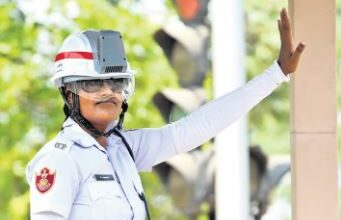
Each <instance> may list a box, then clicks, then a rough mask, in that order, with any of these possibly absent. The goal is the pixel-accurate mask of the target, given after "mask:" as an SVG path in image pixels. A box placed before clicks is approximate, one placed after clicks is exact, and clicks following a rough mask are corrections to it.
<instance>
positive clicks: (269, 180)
mask: <svg viewBox="0 0 341 220" xmlns="http://www.w3.org/2000/svg"><path fill="white" fill-rule="evenodd" d="M249 159H250V164H249V166H250V168H249V169H250V179H249V184H250V203H251V205H250V215H251V216H252V217H253V219H254V220H260V219H261V217H262V216H263V215H264V213H265V212H266V210H267V207H268V205H269V200H270V194H271V192H272V191H273V189H274V188H275V187H276V186H277V185H278V183H279V182H280V180H281V179H282V177H283V176H284V175H285V174H286V173H287V172H288V171H289V170H290V162H289V160H277V158H268V157H267V156H266V155H265V154H264V153H263V152H262V150H261V148H260V147H259V146H251V147H250V148H249ZM215 160H216V159H215V152H214V150H212V149H211V150H206V151H192V152H190V153H187V154H181V155H179V156H176V157H174V158H172V159H171V160H169V161H167V162H166V163H162V164H159V165H157V166H155V167H154V168H153V170H154V171H155V172H156V173H157V175H158V176H159V177H160V179H161V181H162V183H163V185H164V186H165V189H166V190H167V191H168V192H169V194H170V196H171V198H172V199H173V201H174V204H175V206H176V207H177V208H178V209H179V210H181V211H182V212H183V213H184V214H186V215H187V216H188V217H189V219H196V218H197V217H198V215H199V214H200V211H201V210H200V208H201V205H202V204H203V203H206V204H209V206H210V212H209V216H210V220H213V219H215V204H214V199H215V190H214V185H215V169H216V164H215ZM227 208H228V207H227Z"/></svg>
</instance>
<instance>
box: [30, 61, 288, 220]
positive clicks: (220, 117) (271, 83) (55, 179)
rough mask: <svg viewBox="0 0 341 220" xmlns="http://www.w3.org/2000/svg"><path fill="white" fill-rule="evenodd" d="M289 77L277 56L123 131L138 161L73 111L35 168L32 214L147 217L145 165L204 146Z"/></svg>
mask: <svg viewBox="0 0 341 220" xmlns="http://www.w3.org/2000/svg"><path fill="white" fill-rule="evenodd" d="M288 80H289V78H288V77H286V76H285V75H284V74H283V73H282V71H281V69H280V67H279V66H278V64H277V62H275V63H274V64H273V65H272V66H271V67H270V68H268V69H267V70H266V71H265V72H264V73H263V74H261V75H259V76H257V77H255V78H254V79H253V80H251V81H250V82H248V83H247V84H246V85H244V86H242V87H240V88H239V89H237V90H235V91H233V92H231V93H229V94H226V95H225V96H222V97H220V98H218V99H215V100H213V101H211V102H209V103H207V104H206V105H204V106H202V107H200V108H199V109H198V110H196V111H194V112H193V113H191V114H190V115H188V116H187V117H185V118H183V119H181V120H179V121H177V122H175V123H172V124H168V125H166V126H164V127H162V128H158V129H138V130H132V131H124V132H122V134H123V135H124V137H125V138H126V140H127V141H128V143H129V145H130V147H131V149H132V151H133V154H134V158H135V163H134V161H133V160H132V158H131V157H130V155H129V152H128V150H127V149H126V147H125V146H124V144H123V142H122V140H121V138H119V137H118V136H116V135H114V134H113V135H111V136H110V137H109V138H108V146H107V147H106V148H103V147H102V146H101V145H99V144H98V143H97V141H96V140H95V139H94V138H93V137H91V136H90V135H89V134H88V133H86V132H85V131H84V130H83V129H82V128H81V127H80V126H79V125H78V124H77V123H75V122H74V121H73V120H72V119H70V118H69V119H68V120H66V121H65V123H64V125H63V129H62V130H61V131H60V133H59V134H58V135H57V136H56V137H55V138H54V139H53V140H52V141H50V142H49V143H47V144H46V145H45V146H44V147H43V148H42V149H41V150H40V151H39V152H38V153H37V154H36V156H35V157H34V158H33V159H32V161H31V162H30V163H29V165H28V167H27V171H26V176H27V181H28V182H29V184H30V193H31V195H30V202H31V218H32V220H37V219H71V220H79V219H81V220H94V219H96V220H102V219H120V220H125V219H129V220H130V219H137V220H142V219H144V218H145V215H146V213H145V208H144V203H143V202H142V200H141V199H140V198H139V194H141V193H142V192H143V188H142V184H141V181H140V178H139V175H138V171H150V170H151V168H152V167H153V166H154V165H156V164H158V163H161V162H163V161H165V160H167V159H169V158H170V157H171V156H173V155H176V154H179V153H183V152H187V151H189V150H191V149H193V148H195V147H197V146H199V145H201V144H202V143H203V142H205V141H207V140H209V139H210V138H212V137H213V136H215V135H217V134H218V133H219V132H220V131H222V130H223V129H224V128H226V127H227V126H229V125H230V124H231V123H233V122H234V121H236V120H237V119H238V118H239V117H241V116H243V115H245V114H246V113H247V112H248V111H249V110H250V109H251V108H252V107H253V106H255V105H256V104H257V103H259V102H260V101H261V100H262V99H263V98H265V97H266V96H268V95H269V94H270V93H271V92H272V91H273V90H274V89H275V88H276V87H277V86H278V85H279V84H281V83H282V82H283V81H288Z"/></svg>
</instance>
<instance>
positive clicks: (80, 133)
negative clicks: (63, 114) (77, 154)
mask: <svg viewBox="0 0 341 220" xmlns="http://www.w3.org/2000/svg"><path fill="white" fill-rule="evenodd" d="M62 134H63V135H64V136H65V137H66V138H68V139H69V140H71V141H73V142H74V143H76V144H78V145H80V146H82V147H92V146H96V147H97V148H99V149H100V148H102V146H100V144H99V143H98V142H97V141H96V139H95V138H93V137H92V136H91V135H90V134H88V133H87V132H86V131H85V130H84V129H83V128H81V127H80V126H79V125H78V124H77V123H76V122H75V121H74V120H73V119H72V118H70V117H69V118H68V119H67V120H66V121H65V122H64V124H63V130H62Z"/></svg>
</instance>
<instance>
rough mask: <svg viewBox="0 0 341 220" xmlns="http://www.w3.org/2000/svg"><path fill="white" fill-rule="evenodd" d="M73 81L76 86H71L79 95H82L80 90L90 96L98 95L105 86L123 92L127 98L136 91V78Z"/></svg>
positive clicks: (116, 91)
mask: <svg viewBox="0 0 341 220" xmlns="http://www.w3.org/2000/svg"><path fill="white" fill-rule="evenodd" d="M72 83H73V84H74V86H71V88H70V87H69V88H70V90H71V91H72V92H74V93H76V94H78V95H80V91H84V92H86V93H88V94H89V95H90V96H96V95H98V94H99V92H100V91H101V90H102V89H104V87H108V88H110V90H111V91H112V92H114V93H119V94H122V95H123V97H124V98H125V99H126V98H128V97H129V96H131V95H132V94H133V92H134V78H117V79H116V78H111V79H90V80H87V79H86V80H79V81H75V82H72ZM86 96H87V95H86Z"/></svg>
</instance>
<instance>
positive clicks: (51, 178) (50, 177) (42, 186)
mask: <svg viewBox="0 0 341 220" xmlns="http://www.w3.org/2000/svg"><path fill="white" fill-rule="evenodd" d="M55 179H56V172H53V173H52V172H51V171H50V169H49V168H46V167H44V168H43V169H42V170H40V173H39V174H37V173H36V188H37V190H38V191H39V192H41V193H46V192H47V191H49V190H50V189H51V188H52V187H53V184H54V182H55Z"/></svg>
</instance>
